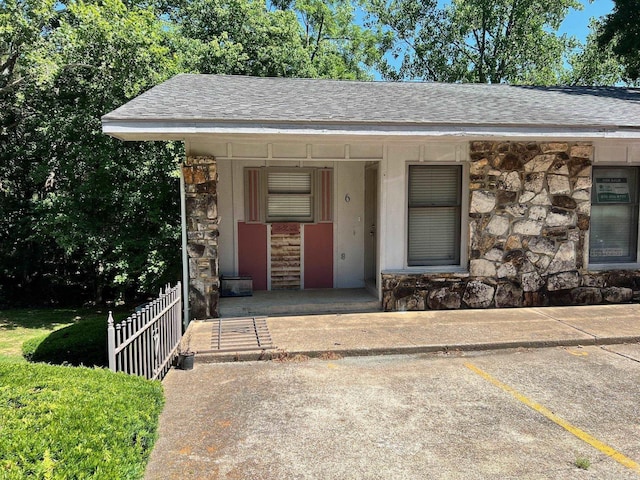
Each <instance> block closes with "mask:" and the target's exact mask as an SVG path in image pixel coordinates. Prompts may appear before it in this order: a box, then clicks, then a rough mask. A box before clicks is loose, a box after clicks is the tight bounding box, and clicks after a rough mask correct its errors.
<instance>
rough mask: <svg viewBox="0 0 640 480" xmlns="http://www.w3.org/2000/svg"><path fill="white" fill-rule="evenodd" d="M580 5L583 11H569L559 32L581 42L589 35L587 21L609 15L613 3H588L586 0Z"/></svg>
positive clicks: (603, 1)
mask: <svg viewBox="0 0 640 480" xmlns="http://www.w3.org/2000/svg"><path fill="white" fill-rule="evenodd" d="M581 3H582V4H583V5H584V9H583V10H581V11H577V10H571V11H570V12H569V15H567V18H566V19H565V21H564V22H562V26H561V27H560V32H561V33H567V34H569V35H573V36H575V37H577V38H578V39H579V40H581V41H583V40H584V39H585V38H586V36H587V33H589V19H590V18H592V17H596V18H599V17H602V16H603V15H606V14H608V13H610V12H611V10H612V9H613V1H612V0H595V1H594V2H592V3H589V2H588V1H587V0H583V1H582V2H581Z"/></svg>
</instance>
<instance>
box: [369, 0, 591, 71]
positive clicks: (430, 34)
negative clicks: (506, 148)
mask: <svg viewBox="0 0 640 480" xmlns="http://www.w3.org/2000/svg"><path fill="white" fill-rule="evenodd" d="M570 8H575V9H579V8H581V5H580V3H579V2H578V1H577V0H452V1H451V3H450V4H445V5H444V6H442V5H441V4H440V2H437V1H436V0H368V4H367V9H368V11H369V13H370V18H369V22H370V23H373V24H378V25H381V26H382V27H383V28H384V29H388V30H389V31H391V32H393V35H394V42H393V44H392V45H391V49H390V53H389V55H390V56H391V57H392V58H395V59H398V58H401V63H400V66H399V67H398V68H396V67H395V66H394V65H393V63H394V62H390V61H389V60H387V61H385V62H384V63H383V64H382V66H381V70H382V72H383V74H384V75H385V76H386V77H387V78H391V79H404V78H421V79H424V80H435V81H443V82H457V81H463V82H481V83H485V82H486V83H500V82H509V83H532V84H552V83H557V81H558V79H559V77H560V74H561V72H562V70H563V60H564V58H563V57H564V55H565V54H566V53H567V52H568V50H569V49H570V48H571V47H572V46H574V45H575V41H574V40H573V39H571V38H568V37H566V36H564V35H562V36H560V35H558V34H557V33H556V31H557V29H558V27H559V26H560V23H561V22H562V20H563V19H564V18H565V16H566V15H567V13H568V11H569V9H570Z"/></svg>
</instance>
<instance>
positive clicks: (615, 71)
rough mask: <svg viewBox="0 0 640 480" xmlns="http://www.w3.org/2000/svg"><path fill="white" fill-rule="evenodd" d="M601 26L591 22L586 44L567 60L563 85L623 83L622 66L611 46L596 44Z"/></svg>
mask: <svg viewBox="0 0 640 480" xmlns="http://www.w3.org/2000/svg"><path fill="white" fill-rule="evenodd" d="M601 28H602V24H601V22H600V21H598V20H592V21H591V24H590V25H589V30H590V31H589V34H588V35H587V38H586V42H585V44H584V45H582V46H581V48H579V49H578V50H577V51H576V52H574V53H572V54H571V55H570V56H569V58H568V63H569V65H570V67H571V68H569V69H568V70H567V71H566V72H565V74H564V75H563V78H562V83H563V84H565V85H616V84H618V83H621V82H623V81H624V66H623V65H622V64H621V63H620V62H619V61H618V58H617V56H616V55H615V54H614V53H613V49H612V46H611V45H610V44H609V45H603V46H600V45H599V43H598V35H599V32H600V31H601Z"/></svg>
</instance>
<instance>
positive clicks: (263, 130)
mask: <svg viewBox="0 0 640 480" xmlns="http://www.w3.org/2000/svg"><path fill="white" fill-rule="evenodd" d="M102 131H103V132H104V133H106V134H107V135H111V136H113V137H116V138H119V139H121V140H125V141H146V140H183V139H185V138H190V137H194V136H211V135H214V136H222V137H233V136H256V137H273V136H303V137H313V136H336V137H342V136H350V137H364V138H371V139H373V138H401V137H427V138H428V137H435V138H443V137H453V138H465V139H467V138H468V139H471V140H473V139H486V138H492V137H496V138H497V137H499V138H531V139H533V138H578V139H584V140H596V139H627V140H640V127H618V126H592V125H584V126H582V125H579V126H573V125H572V126H563V125H475V124H468V125H463V124H387V125H383V124H364V123H333V124H332V123H304V124H303V123H267V122H264V123H259V122H251V123H249V122H238V123H231V122H225V123H221V122H207V121H161V120H148V121H145V120H121V119H108V118H103V119H102Z"/></svg>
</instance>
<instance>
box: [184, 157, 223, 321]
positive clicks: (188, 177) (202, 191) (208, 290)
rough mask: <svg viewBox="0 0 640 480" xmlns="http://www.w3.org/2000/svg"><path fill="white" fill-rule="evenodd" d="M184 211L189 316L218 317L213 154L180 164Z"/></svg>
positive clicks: (189, 159) (218, 290) (216, 221)
mask: <svg viewBox="0 0 640 480" xmlns="http://www.w3.org/2000/svg"><path fill="white" fill-rule="evenodd" d="M182 175H183V177H184V183H185V194H186V210H187V251H188V256H189V311H190V316H191V319H200V320H202V319H206V318H215V317H218V316H219V315H218V301H219V298H220V279H219V273H218V223H219V218H218V202H217V186H218V172H217V168H216V161H215V159H214V158H213V157H187V158H186V160H185V162H184V164H183V166H182Z"/></svg>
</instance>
